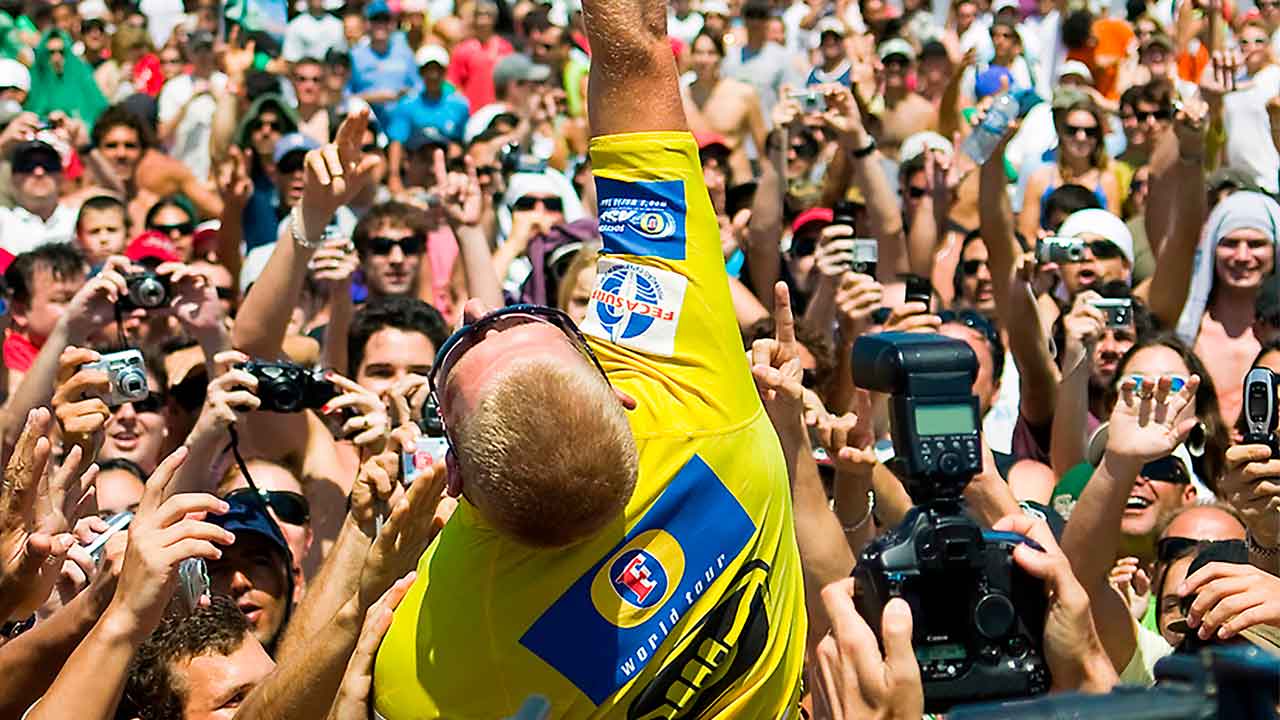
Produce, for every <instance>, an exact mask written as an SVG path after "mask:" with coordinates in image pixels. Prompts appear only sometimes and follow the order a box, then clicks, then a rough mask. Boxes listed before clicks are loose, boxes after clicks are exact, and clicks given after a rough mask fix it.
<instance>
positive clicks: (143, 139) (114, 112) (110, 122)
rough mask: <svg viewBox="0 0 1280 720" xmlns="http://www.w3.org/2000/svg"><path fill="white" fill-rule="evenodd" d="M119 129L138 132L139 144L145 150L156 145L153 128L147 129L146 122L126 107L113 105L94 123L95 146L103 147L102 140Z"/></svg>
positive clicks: (93, 138)
mask: <svg viewBox="0 0 1280 720" xmlns="http://www.w3.org/2000/svg"><path fill="white" fill-rule="evenodd" d="M118 127H127V128H131V129H132V130H133V131H134V132H136V133H137V134H138V143H139V144H140V145H141V146H142V149H143V150H146V149H147V148H150V147H151V146H152V145H154V144H155V142H154V141H153V139H152V137H151V128H149V127H147V123H146V121H145V120H143V119H142V118H140V117H138V116H137V115H136V114H134V113H133V111H131V110H129V109H128V108H127V107H125V106H124V105H119V104H118V105H112V106H111V107H109V108H107V109H106V110H103V111H102V114H101V115H99V116H98V119H97V121H95V122H94V124H93V136H92V138H91V139H92V140H93V146H94V147H98V146H100V145H102V140H103V138H105V137H106V136H107V133H109V132H111V131H112V130H115V129H116V128H118Z"/></svg>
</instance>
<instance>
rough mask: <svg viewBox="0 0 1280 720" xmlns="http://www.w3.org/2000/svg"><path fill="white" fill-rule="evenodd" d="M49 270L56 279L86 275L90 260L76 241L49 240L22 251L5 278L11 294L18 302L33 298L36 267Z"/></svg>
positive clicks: (5, 272) (6, 272)
mask: <svg viewBox="0 0 1280 720" xmlns="http://www.w3.org/2000/svg"><path fill="white" fill-rule="evenodd" d="M40 269H45V270H48V271H49V273H50V274H51V275H53V277H54V279H56V280H63V279H70V278H74V277H76V276H78V275H84V274H85V273H86V272H87V271H88V263H87V262H86V261H85V259H84V255H83V254H82V253H81V252H80V250H78V249H77V248H76V247H75V246H74V245H69V244H67V243H46V244H44V245H40V246H39V247H36V248H34V249H32V250H28V251H27V252H24V253H19V254H18V256H17V257H16V258H14V259H13V262H12V263H10V264H9V267H8V268H7V269H6V270H5V271H4V282H5V284H6V285H8V286H9V296H10V298H11V299H12V300H13V301H14V302H15V303H22V304H24V305H25V304H27V303H30V302H31V289H32V288H31V286H32V284H33V283H34V282H35V276H36V271H37V270H40Z"/></svg>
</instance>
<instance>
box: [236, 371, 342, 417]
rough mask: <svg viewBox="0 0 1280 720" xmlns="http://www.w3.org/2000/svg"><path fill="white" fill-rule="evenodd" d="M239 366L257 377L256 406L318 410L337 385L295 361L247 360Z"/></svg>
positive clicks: (273, 409) (284, 410) (290, 410)
mask: <svg viewBox="0 0 1280 720" xmlns="http://www.w3.org/2000/svg"><path fill="white" fill-rule="evenodd" d="M239 368H240V369H241V370H244V371H245V372H247V373H249V374H250V375H252V376H254V377H255V378H257V380H258V392H257V395H258V399H259V400H261V401H262V404H261V405H260V406H259V407H258V409H259V410H265V411H267V412H278V413H296V412H302V411H303V410H319V409H320V408H322V407H324V405H325V403H327V402H329V401H330V400H332V399H333V398H335V397H337V396H338V388H337V387H336V386H335V385H334V384H333V383H332V382H329V381H328V380H325V379H324V372H322V371H320V370H311V369H309V368H305V367H303V366H301V365H298V364H297V363H291V362H266V361H263V360H251V361H249V362H247V363H244V364H243V365H240V366H239Z"/></svg>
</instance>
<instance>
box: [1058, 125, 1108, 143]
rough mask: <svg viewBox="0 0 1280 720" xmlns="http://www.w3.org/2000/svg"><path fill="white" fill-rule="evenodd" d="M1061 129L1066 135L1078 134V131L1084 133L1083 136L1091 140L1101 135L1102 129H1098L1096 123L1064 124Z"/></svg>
mask: <svg viewBox="0 0 1280 720" xmlns="http://www.w3.org/2000/svg"><path fill="white" fill-rule="evenodd" d="M1062 129H1063V130H1064V131H1065V132H1066V134H1067V136H1068V137H1071V136H1078V135H1080V133H1084V135H1085V137H1088V138H1090V139H1093V140H1097V139H1098V138H1100V137H1102V131H1101V130H1099V129H1098V126H1097V125H1089V126H1085V125H1066V126H1064V127H1063V128H1062Z"/></svg>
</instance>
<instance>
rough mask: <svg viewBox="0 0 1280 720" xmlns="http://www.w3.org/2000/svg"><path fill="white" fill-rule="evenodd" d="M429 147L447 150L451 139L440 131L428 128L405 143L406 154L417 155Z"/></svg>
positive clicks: (410, 137) (414, 134)
mask: <svg viewBox="0 0 1280 720" xmlns="http://www.w3.org/2000/svg"><path fill="white" fill-rule="evenodd" d="M427 147H438V148H446V149H447V148H448V147H449V138H447V137H445V136H444V135H442V134H441V133H440V131H439V130H437V129H435V128H433V127H430V126H427V127H424V128H422V129H421V130H418V131H417V132H415V133H413V134H412V135H410V136H409V138H408V139H407V140H405V141H404V149H405V151H406V152H411V153H415V152H418V151H419V150H421V149H423V148H427Z"/></svg>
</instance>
